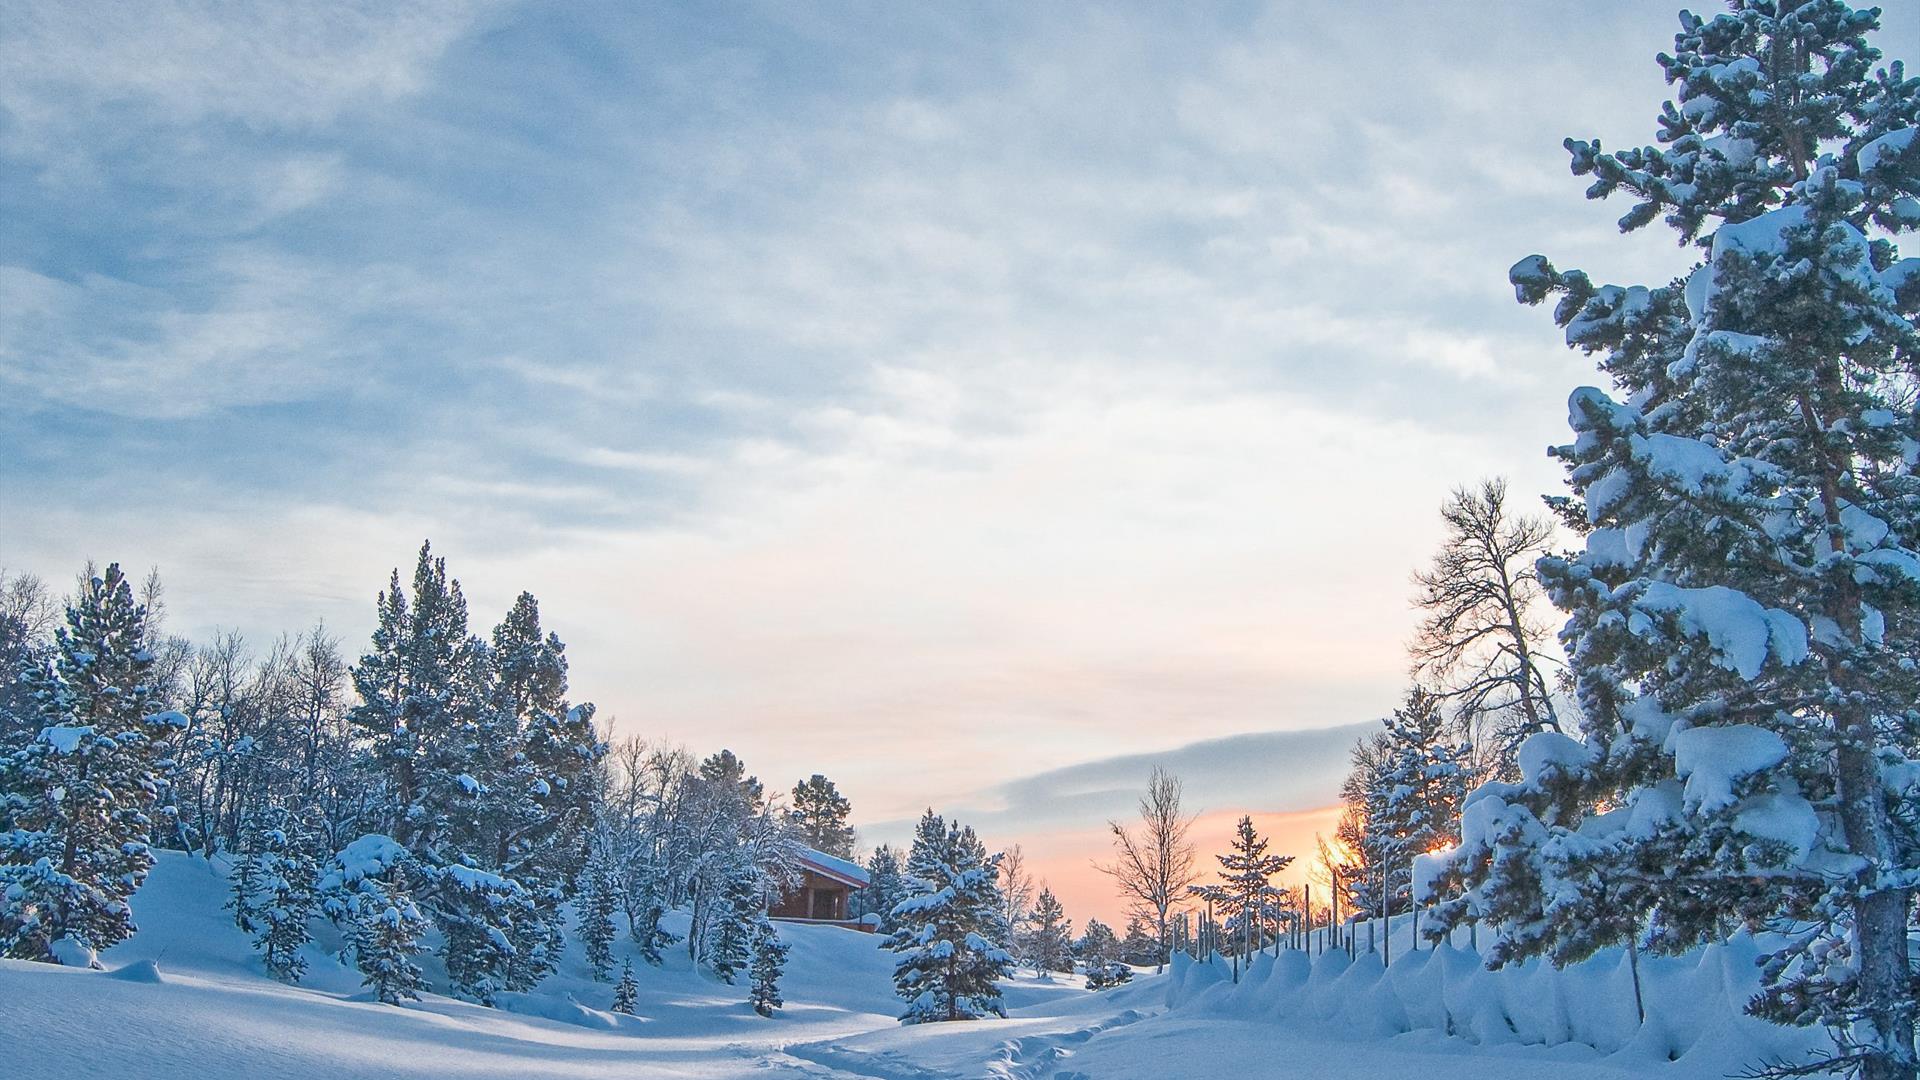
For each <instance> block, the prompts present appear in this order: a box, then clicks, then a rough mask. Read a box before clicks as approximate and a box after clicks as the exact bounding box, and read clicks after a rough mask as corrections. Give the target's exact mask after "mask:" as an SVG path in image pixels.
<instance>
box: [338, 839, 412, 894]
mask: <svg viewBox="0 0 1920 1080" xmlns="http://www.w3.org/2000/svg"><path fill="white" fill-rule="evenodd" d="M406 855H407V849H406V848H404V847H401V846H400V845H399V844H398V843H397V842H395V841H394V839H393V838H392V837H390V836H382V835H380V834H379V833H368V834H367V835H365V836H362V837H360V838H358V839H356V840H354V841H353V842H352V843H349V844H348V845H347V846H346V847H343V848H341V849H340V853H339V854H338V855H335V856H334V857H333V869H332V870H330V871H328V872H327V874H326V875H325V876H324V877H322V878H321V879H320V890H321V891H322V892H328V891H331V890H334V889H338V888H340V887H341V886H344V885H352V884H353V883H355V882H357V881H360V880H361V879H363V878H369V877H377V876H378V875H380V874H382V873H385V872H386V870H387V868H388V867H390V866H392V865H393V864H394V863H395V862H398V861H400V860H401V859H404V858H406Z"/></svg>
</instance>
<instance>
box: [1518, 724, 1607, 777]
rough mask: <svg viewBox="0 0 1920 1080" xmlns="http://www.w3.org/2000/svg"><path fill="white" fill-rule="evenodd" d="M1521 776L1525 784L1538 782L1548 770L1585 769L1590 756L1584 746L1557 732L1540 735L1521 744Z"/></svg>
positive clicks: (1576, 740) (1533, 735)
mask: <svg viewBox="0 0 1920 1080" xmlns="http://www.w3.org/2000/svg"><path fill="white" fill-rule="evenodd" d="M1519 756H1520V776H1521V778H1522V779H1524V780H1525V781H1526V782H1527V783H1528V784H1534V783H1537V782H1539V781H1540V780H1541V779H1542V778H1543V777H1544V776H1545V775H1546V772H1547V770H1548V769H1550V768H1551V769H1558V770H1565V769H1572V768H1578V767H1579V766H1582V765H1585V764H1586V763H1587V762H1588V761H1589V760H1590V759H1591V756H1592V755H1591V754H1589V753H1588V751H1587V744H1586V743H1583V742H1581V741H1580V740H1578V739H1575V738H1573V737H1572V736H1570V735H1563V734H1561V733H1560V732H1558V731H1540V732H1535V733H1534V734H1532V735H1529V736H1527V740H1526V741H1525V742H1523V743H1521V744H1520V755H1519Z"/></svg>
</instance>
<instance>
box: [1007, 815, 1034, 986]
mask: <svg viewBox="0 0 1920 1080" xmlns="http://www.w3.org/2000/svg"><path fill="white" fill-rule="evenodd" d="M1000 900H1001V908H1000V916H1001V918H1003V919H1005V920H1006V921H1007V941H1006V946H1007V951H1008V952H1010V953H1013V954H1014V959H1016V960H1019V959H1021V958H1022V957H1021V956H1020V953H1021V949H1020V948H1019V947H1018V946H1019V943H1020V939H1021V935H1020V927H1022V926H1024V925H1025V924H1026V921H1027V916H1028V915H1029V914H1030V913H1031V912H1032V910H1033V875H1032V874H1029V873H1028V872H1027V856H1026V853H1025V852H1022V851H1021V850H1020V845H1019V844H1015V845H1013V846H1012V847H1010V848H1008V849H1007V850H1005V851H1003V852H1001V853H1000Z"/></svg>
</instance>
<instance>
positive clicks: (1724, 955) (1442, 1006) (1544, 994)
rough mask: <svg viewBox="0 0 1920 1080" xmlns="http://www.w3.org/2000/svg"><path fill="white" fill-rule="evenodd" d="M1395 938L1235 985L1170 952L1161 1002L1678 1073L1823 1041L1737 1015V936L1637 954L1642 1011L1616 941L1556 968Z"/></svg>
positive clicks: (1270, 963)
mask: <svg viewBox="0 0 1920 1080" xmlns="http://www.w3.org/2000/svg"><path fill="white" fill-rule="evenodd" d="M1364 937H1365V935H1364V931H1363V933H1362V940H1363V941H1364ZM1394 937H1395V939H1396V940H1395V942H1394V944H1395V948H1396V951H1395V952H1394V954H1393V963H1392V966H1391V967H1387V966H1384V965H1383V964H1382V963H1381V961H1380V957H1379V956H1377V955H1374V954H1371V953H1367V952H1365V951H1362V952H1361V953H1360V954H1359V955H1358V957H1357V958H1355V959H1353V960H1348V958H1347V954H1346V953H1345V952H1344V951H1341V950H1330V951H1328V952H1326V953H1324V954H1320V955H1309V954H1308V953H1305V952H1300V951H1293V950H1289V951H1285V952H1282V953H1281V954H1280V955H1279V956H1278V957H1277V958H1276V957H1272V956H1262V957H1259V958H1257V959H1255V961H1254V962H1253V964H1252V965H1251V967H1250V968H1249V970H1248V971H1247V972H1246V974H1245V975H1244V976H1243V977H1242V978H1241V981H1240V982H1239V983H1238V984H1237V985H1236V984H1234V983H1232V982H1230V981H1229V974H1228V972H1229V969H1228V968H1227V967H1226V966H1225V965H1224V964H1223V963H1221V962H1217V961H1216V962H1215V963H1212V964H1203V963H1196V962H1194V961H1192V960H1189V959H1188V958H1187V957H1186V956H1184V955H1176V956H1175V957H1174V965H1173V969H1172V971H1171V972H1170V977H1169V979H1168V987H1167V1002H1168V1005H1169V1007H1170V1008H1172V1009H1174V1010H1175V1011H1182V1012H1194V1013H1201V1014H1206V1015H1215V1016H1220V1017H1223V1018H1232V1019H1241V1020H1261V1021H1266V1022H1272V1023H1284V1024H1314V1023H1325V1024H1332V1025H1337V1026H1338V1027H1340V1028H1342V1029H1344V1030H1345V1031H1347V1032H1348V1033H1350V1034H1351V1035H1354V1036H1362V1037H1365V1036H1373V1037H1384V1036H1393V1035H1398V1034H1402V1033H1405V1032H1413V1031H1428V1032H1433V1033H1437V1034H1442V1035H1449V1036H1454V1037H1457V1038H1459V1039H1462V1040H1465V1041H1467V1042H1469V1043H1474V1044H1478V1045H1481V1046H1502V1045H1532V1046H1544V1047H1560V1046H1567V1045H1569V1044H1573V1045H1575V1046H1585V1047H1590V1048H1592V1049H1593V1050H1594V1051H1597V1056H1599V1057H1600V1058H1602V1059H1604V1060H1605V1061H1606V1062H1607V1063H1608V1064H1611V1065H1617V1066H1620V1067H1623V1068H1628V1069H1632V1070H1634V1071H1643V1070H1649V1069H1657V1070H1658V1072H1656V1073H1655V1074H1656V1075H1672V1076H1687V1077H1694V1076H1728V1075H1737V1074H1739V1073H1741V1072H1743V1071H1744V1070H1746V1069H1749V1068H1751V1067H1753V1066H1755V1065H1759V1064H1762V1063H1765V1062H1768V1061H1779V1060H1788V1061H1792V1060H1799V1059H1801V1058H1803V1057H1804V1056H1805V1055H1806V1054H1807V1052H1808V1051H1810V1050H1813V1049H1816V1048H1819V1047H1821V1046H1822V1045H1823V1044H1826V1039H1825V1038H1824V1036H1823V1035H1822V1033H1820V1032H1818V1031H1817V1030H1799V1029H1788V1028H1781V1027H1777V1026H1775V1025H1773V1024H1769V1023H1767V1022H1765V1021H1762V1020H1757V1019H1755V1018H1753V1017H1751V1016H1748V1015H1746V1014H1745V1012H1744V1009H1745V1006H1746V1002H1747V1000H1748V998H1749V997H1751V996H1752V995H1753V993H1754V992H1755V991H1756V990H1758V988H1759V977H1758V969H1757V967H1756V964H1755V959H1756V957H1758V956H1759V954H1760V951H1761V950H1760V946H1759V945H1758V944H1756V942H1755V941H1754V940H1753V939H1752V938H1750V937H1746V936H1741V937H1737V938H1735V939H1733V940H1732V941H1730V942H1728V943H1726V944H1724V945H1714V946H1710V947H1708V948H1706V949H1703V950H1699V951H1697V952H1694V953H1690V954H1687V955H1685V956H1678V957H1654V956H1645V955H1643V956H1641V957H1640V959H1639V967H1640V992H1641V995H1642V997H1643V999H1644V1001H1645V1007H1646V1021H1645V1023H1642V1022H1640V1019H1639V1012H1638V1010H1637V1009H1636V1007H1635V1004H1634V980H1633V970H1632V965H1631V963H1630V961H1629V958H1628V956H1627V954H1626V951H1625V950H1624V949H1607V950H1603V951H1601V952H1600V953H1597V954H1595V955H1594V956H1593V957H1592V958H1591V959H1588V960H1586V961H1583V962H1581V963H1577V964H1569V965H1568V966H1567V967H1565V968H1554V967H1553V966H1552V965H1550V964H1548V963H1545V962H1543V961H1538V960H1535V961H1528V962H1526V963H1521V964H1513V965H1509V966H1508V967H1506V968H1503V969H1500V970H1498V971H1490V970H1488V969H1487V968H1486V966H1485V964H1484V963H1483V961H1482V960H1481V957H1480V955H1479V954H1478V953H1476V952H1475V951H1473V950H1472V949H1468V948H1457V947H1453V946H1442V947H1440V948H1438V949H1429V948H1422V949H1420V950H1419V951H1417V952H1409V951H1402V950H1403V949H1404V946H1405V944H1406V941H1407V939H1408V938H1409V937H1410V935H1409V934H1407V933H1406V931H1404V930H1397V931H1396V933H1395V935H1394ZM1669 1067H1670V1068H1669Z"/></svg>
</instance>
